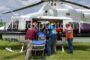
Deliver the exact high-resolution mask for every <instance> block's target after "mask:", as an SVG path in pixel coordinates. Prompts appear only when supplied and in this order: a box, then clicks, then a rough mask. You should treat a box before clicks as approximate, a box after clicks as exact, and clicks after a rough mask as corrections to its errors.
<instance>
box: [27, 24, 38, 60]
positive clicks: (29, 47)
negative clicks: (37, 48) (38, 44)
mask: <svg viewBox="0 0 90 60" xmlns="http://www.w3.org/2000/svg"><path fill="white" fill-rule="evenodd" d="M36 33H37V30H36V29H35V26H34V25H32V27H31V28H28V29H27V32H26V35H25V40H26V46H27V51H26V56H25V60H30V59H31V58H32V55H31V50H32V40H34V39H36Z"/></svg>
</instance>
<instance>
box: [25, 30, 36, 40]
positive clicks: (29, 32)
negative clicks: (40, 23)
mask: <svg viewBox="0 0 90 60" xmlns="http://www.w3.org/2000/svg"><path fill="white" fill-rule="evenodd" d="M35 38H36V29H35V28H29V29H28V30H27V32H26V35H25V39H26V40H27V39H29V40H33V39H35Z"/></svg>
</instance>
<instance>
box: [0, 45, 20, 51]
mask: <svg viewBox="0 0 90 60" xmlns="http://www.w3.org/2000/svg"><path fill="white" fill-rule="evenodd" d="M6 47H11V48H12V49H15V50H20V49H21V45H0V49H1V50H3V49H5V48H6Z"/></svg>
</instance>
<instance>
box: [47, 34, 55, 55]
mask: <svg viewBox="0 0 90 60" xmlns="http://www.w3.org/2000/svg"><path fill="white" fill-rule="evenodd" d="M55 44H56V34H53V35H51V36H50V37H49V39H48V41H47V55H51V54H53V53H54V52H55Z"/></svg>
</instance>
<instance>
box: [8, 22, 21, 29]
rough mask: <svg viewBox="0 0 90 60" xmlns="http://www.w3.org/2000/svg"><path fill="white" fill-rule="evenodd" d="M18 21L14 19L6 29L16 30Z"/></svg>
mask: <svg viewBox="0 0 90 60" xmlns="http://www.w3.org/2000/svg"><path fill="white" fill-rule="evenodd" d="M18 25H19V21H15V22H13V23H11V24H10V25H9V27H8V31H17V30H18Z"/></svg>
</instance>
